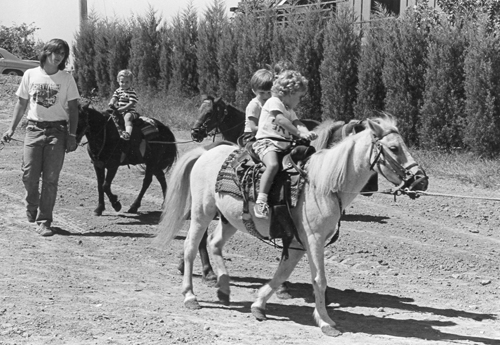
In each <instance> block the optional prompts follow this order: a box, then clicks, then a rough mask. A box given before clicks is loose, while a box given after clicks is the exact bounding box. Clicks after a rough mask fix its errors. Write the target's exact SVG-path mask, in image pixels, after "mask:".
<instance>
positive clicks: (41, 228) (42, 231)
mask: <svg viewBox="0 0 500 345" xmlns="http://www.w3.org/2000/svg"><path fill="white" fill-rule="evenodd" d="M36 232H37V234H39V235H40V236H44V237H47V236H52V235H54V231H53V230H52V229H51V228H50V225H49V224H47V223H40V225H38V227H37V228H36Z"/></svg>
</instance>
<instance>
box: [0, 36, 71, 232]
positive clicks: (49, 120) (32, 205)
mask: <svg viewBox="0 0 500 345" xmlns="http://www.w3.org/2000/svg"><path fill="white" fill-rule="evenodd" d="M68 57H69V45H68V43H67V42H66V41H64V40H61V39H52V40H50V41H49V42H48V43H47V44H46V45H45V46H44V47H43V49H42V52H41V54H40V67H35V68H32V69H29V70H27V71H26V72H25V73H24V75H23V78H22V80H21V84H20V85H19V88H18V89H17V92H16V95H17V96H18V100H17V103H16V105H15V107H14V114H13V117H12V121H11V125H10V128H9V130H7V132H5V133H4V135H3V137H2V140H3V141H6V142H9V141H10V140H11V139H12V136H13V135H14V131H15V130H16V127H17V125H18V124H19V122H20V121H21V119H22V117H23V116H24V113H25V111H26V109H27V108H28V105H29V110H28V116H27V118H28V125H27V127H26V136H25V138H24V154H23V166H22V171H23V177H22V179H23V182H24V186H25V188H26V198H25V205H26V216H27V218H28V221H29V222H30V223H34V222H36V223H37V224H38V227H37V233H38V234H40V235H41V236H52V235H53V234H54V232H53V230H52V228H51V223H52V220H53V215H52V212H53V209H54V205H55V202H56V196H57V186H58V183H59V174H60V172H61V169H62V166H63V163H64V156H65V152H72V151H75V150H76V148H77V144H76V128H77V125H78V99H79V98H80V95H79V93H78V89H77V86H76V83H75V80H74V79H73V76H72V75H71V74H69V73H66V72H64V68H65V67H66V62H67V61H68ZM40 177H41V179H42V187H41V192H39V184H40Z"/></svg>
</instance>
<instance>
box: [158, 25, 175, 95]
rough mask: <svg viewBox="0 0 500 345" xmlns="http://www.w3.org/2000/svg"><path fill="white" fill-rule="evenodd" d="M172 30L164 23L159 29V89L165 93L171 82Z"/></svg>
mask: <svg viewBox="0 0 500 345" xmlns="http://www.w3.org/2000/svg"><path fill="white" fill-rule="evenodd" d="M172 35H173V34H172V28H170V27H169V26H168V25H167V24H166V23H165V24H164V25H163V26H162V28H161V29H160V37H161V43H160V61H159V64H160V82H159V87H160V89H161V90H162V91H163V92H165V93H167V92H168V90H169V85H170V83H171V81H172V55H173V39H172Z"/></svg>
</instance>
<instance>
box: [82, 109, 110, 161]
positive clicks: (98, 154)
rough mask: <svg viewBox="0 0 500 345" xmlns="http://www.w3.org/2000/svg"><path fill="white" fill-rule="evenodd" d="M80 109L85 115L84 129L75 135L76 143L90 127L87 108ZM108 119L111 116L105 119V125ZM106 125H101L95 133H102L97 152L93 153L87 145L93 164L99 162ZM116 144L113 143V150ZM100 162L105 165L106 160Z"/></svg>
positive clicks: (103, 144)
mask: <svg viewBox="0 0 500 345" xmlns="http://www.w3.org/2000/svg"><path fill="white" fill-rule="evenodd" d="M82 111H83V112H85V115H86V116H85V120H84V121H85V122H84V129H83V130H82V131H81V133H80V134H78V135H77V138H76V142H77V143H78V144H79V143H80V141H81V140H82V139H83V136H84V135H85V134H89V133H88V130H89V128H90V123H89V114H88V109H82ZM110 120H111V116H109V117H108V119H107V120H106V125H107V122H108V121H110ZM106 125H104V126H102V128H101V129H100V130H99V132H98V133H97V135H99V134H100V133H102V144H101V147H100V148H99V150H98V152H97V154H95V153H94V152H93V150H92V149H90V146H89V149H88V152H89V156H90V159H91V161H92V162H93V163H94V164H99V162H101V160H100V156H101V153H102V151H103V150H104V146H105V145H106ZM117 146H118V143H117V144H116V145H115V147H114V148H113V150H115V149H116V147H117ZM102 163H104V165H105V163H106V162H101V163H100V164H102Z"/></svg>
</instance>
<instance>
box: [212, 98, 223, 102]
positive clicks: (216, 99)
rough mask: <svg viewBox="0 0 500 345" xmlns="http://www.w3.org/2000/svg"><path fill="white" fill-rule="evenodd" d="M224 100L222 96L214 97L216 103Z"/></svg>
mask: <svg viewBox="0 0 500 345" xmlns="http://www.w3.org/2000/svg"><path fill="white" fill-rule="evenodd" d="M221 100H222V97H217V98H215V99H214V103H219V102H220V101H221Z"/></svg>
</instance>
